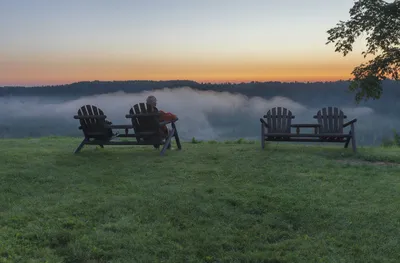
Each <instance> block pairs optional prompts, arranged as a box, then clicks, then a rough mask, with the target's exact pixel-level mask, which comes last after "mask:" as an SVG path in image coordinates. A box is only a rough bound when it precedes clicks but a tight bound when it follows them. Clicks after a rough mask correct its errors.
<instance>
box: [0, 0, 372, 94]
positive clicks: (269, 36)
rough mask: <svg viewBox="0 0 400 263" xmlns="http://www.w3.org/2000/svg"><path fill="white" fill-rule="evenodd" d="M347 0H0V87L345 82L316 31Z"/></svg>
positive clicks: (342, 14) (344, 10) (330, 23)
mask: <svg viewBox="0 0 400 263" xmlns="http://www.w3.org/2000/svg"><path fill="white" fill-rule="evenodd" d="M353 3H354V1H353V0H323V1H322V0H301V1H300V0H281V1H278V0H201V1H199V0H112V1H111V0H69V1H61V0H0V86H5V85H25V86H33V85H55V84H68V83H72V82H77V81H91V80H139V79H150V80H171V79H173V80H175V79H186V80H195V81H199V82H242V81H245V82H247V81H331V80H339V79H348V78H349V77H350V73H351V71H352V69H353V68H354V67H355V66H357V65H358V64H360V63H361V62H362V61H363V60H364V58H363V56H362V55H361V52H362V51H363V48H364V47H363V44H364V42H363V40H358V41H357V42H356V46H355V48H354V51H353V53H351V54H349V55H348V56H346V57H343V55H341V54H339V53H336V52H334V49H335V48H334V45H332V44H331V45H326V44H325V43H326V42H327V37H328V34H327V33H326V31H327V30H328V29H330V28H332V27H334V26H335V25H336V23H338V22H339V21H340V20H348V19H349V9H350V8H351V7H352V6H353Z"/></svg>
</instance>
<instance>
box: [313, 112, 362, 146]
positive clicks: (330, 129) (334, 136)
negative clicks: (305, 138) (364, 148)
mask: <svg viewBox="0 0 400 263" xmlns="http://www.w3.org/2000/svg"><path fill="white" fill-rule="evenodd" d="M314 118H315V119H317V121H318V124H320V127H319V129H318V135H319V138H320V140H321V141H323V142H344V143H345V145H344V148H347V147H348V145H349V142H350V140H351V145H352V149H353V151H354V152H356V151H357V149H356V137H355V127H354V123H355V122H357V119H353V120H351V121H349V122H346V123H344V119H346V118H347V116H346V115H344V113H343V111H341V110H340V109H338V108H336V107H327V108H323V109H321V110H319V111H318V112H317V115H315V116H314ZM347 126H350V131H349V133H348V134H345V133H344V131H343V128H345V127H347Z"/></svg>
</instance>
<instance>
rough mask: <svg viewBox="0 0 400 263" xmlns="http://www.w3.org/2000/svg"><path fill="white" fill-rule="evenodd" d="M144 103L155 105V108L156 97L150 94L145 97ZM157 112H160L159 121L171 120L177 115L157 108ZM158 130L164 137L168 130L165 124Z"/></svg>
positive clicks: (166, 135)
mask: <svg viewBox="0 0 400 263" xmlns="http://www.w3.org/2000/svg"><path fill="white" fill-rule="evenodd" d="M146 103H147V104H149V105H151V106H153V107H155V108H157V99H156V97H154V96H153V95H150V96H148V97H147V99H146ZM158 112H160V113H161V114H160V122H163V121H172V120H175V119H177V116H176V115H175V114H173V113H171V112H165V111H162V110H158ZM160 132H161V135H162V136H163V137H164V138H166V137H168V133H169V131H168V128H167V126H166V125H163V126H162V127H161V128H160Z"/></svg>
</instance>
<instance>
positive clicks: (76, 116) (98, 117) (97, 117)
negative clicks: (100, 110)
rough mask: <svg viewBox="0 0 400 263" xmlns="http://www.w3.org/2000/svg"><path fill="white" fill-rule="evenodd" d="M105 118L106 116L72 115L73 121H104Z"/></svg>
mask: <svg viewBox="0 0 400 263" xmlns="http://www.w3.org/2000/svg"><path fill="white" fill-rule="evenodd" d="M106 118H107V116H106V115H89V116H79V115H74V119H77V120H87V119H99V120H105V119H106Z"/></svg>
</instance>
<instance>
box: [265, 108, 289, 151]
mask: <svg viewBox="0 0 400 263" xmlns="http://www.w3.org/2000/svg"><path fill="white" fill-rule="evenodd" d="M263 118H264V119H265V120H264V119H263ZM263 118H260V122H261V148H262V149H264V148H265V141H287V140H289V139H290V135H291V134H290V130H291V124H292V119H294V118H295V117H294V116H293V114H292V112H291V111H290V110H288V109H286V108H282V107H275V108H272V109H270V110H269V111H268V112H267V114H265V115H264V116H263Z"/></svg>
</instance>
